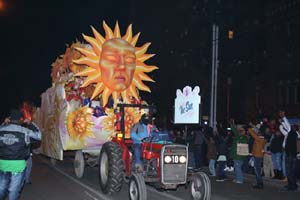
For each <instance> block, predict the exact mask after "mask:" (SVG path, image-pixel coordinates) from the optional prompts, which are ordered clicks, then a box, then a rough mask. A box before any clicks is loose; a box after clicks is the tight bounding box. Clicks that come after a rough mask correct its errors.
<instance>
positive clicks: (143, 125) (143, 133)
mask: <svg viewBox="0 0 300 200" xmlns="http://www.w3.org/2000/svg"><path fill="white" fill-rule="evenodd" d="M149 123H150V118H149V116H148V115H147V114H143V115H142V117H141V119H140V120H139V122H137V123H136V124H134V125H133V127H132V129H131V132H130V137H131V139H132V140H133V150H134V162H133V164H134V167H135V169H136V170H137V171H138V172H142V171H143V162H142V160H141V153H142V140H143V139H144V138H146V137H149V135H150V133H149V131H148V130H149V129H148V127H147V125H148V124H149Z"/></svg>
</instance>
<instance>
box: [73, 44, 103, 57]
mask: <svg viewBox="0 0 300 200" xmlns="http://www.w3.org/2000/svg"><path fill="white" fill-rule="evenodd" d="M75 49H76V50H78V51H79V52H80V53H82V54H83V55H85V56H87V57H90V58H92V59H97V58H98V56H97V55H96V54H95V53H94V52H93V51H92V50H90V49H84V48H80V47H75Z"/></svg>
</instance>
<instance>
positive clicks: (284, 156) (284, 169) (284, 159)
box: [282, 152, 286, 176]
mask: <svg viewBox="0 0 300 200" xmlns="http://www.w3.org/2000/svg"><path fill="white" fill-rule="evenodd" d="M285 162H286V154H285V152H282V173H283V176H286V167H285Z"/></svg>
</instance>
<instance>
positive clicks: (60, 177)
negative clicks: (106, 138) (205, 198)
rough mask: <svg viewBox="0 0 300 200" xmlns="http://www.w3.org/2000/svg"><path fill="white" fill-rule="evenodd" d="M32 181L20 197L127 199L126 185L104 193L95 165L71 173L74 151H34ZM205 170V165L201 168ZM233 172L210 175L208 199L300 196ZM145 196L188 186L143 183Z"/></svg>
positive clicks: (172, 198) (175, 199) (180, 198)
mask: <svg viewBox="0 0 300 200" xmlns="http://www.w3.org/2000/svg"><path fill="white" fill-rule="evenodd" d="M33 158H34V159H33V171H32V175H31V180H32V184H30V185H28V184H27V185H25V186H24V189H23V192H22V195H21V200H69V199H70V200H125V199H128V187H127V184H124V186H123V188H122V190H121V191H120V192H119V193H118V194H116V195H114V196H107V195H104V194H103V193H102V192H101V190H100V186H99V182H98V168H97V167H89V166H87V167H86V168H85V172H84V176H83V178H81V179H77V178H76V177H75V173H74V169H73V161H74V155H72V154H70V155H65V156H64V160H63V161H58V162H57V163H56V165H55V166H52V165H51V162H50V159H49V158H47V157H44V156H42V155H34V157H33ZM204 170H206V169H204ZM232 179H233V174H232V173H228V180H226V181H224V182H216V179H215V178H214V177H211V184H212V200H235V199H236V200H241V199H243V200H253V199H255V200H256V199H258V200H259V199H262V200H267V199H272V200H282V199H284V200H293V199H295V200H296V199H298V200H299V199H300V192H298V191H297V192H282V191H281V189H282V187H283V185H284V184H283V183H282V182H280V181H278V180H272V179H266V178H265V179H264V180H265V181H264V183H265V188H264V189H263V190H255V189H252V187H251V185H252V183H253V182H254V180H255V177H254V176H253V175H245V183H244V184H235V183H233V181H232ZM147 194H148V199H149V200H152V199H153V200H188V199H190V193H189V190H188V189H186V188H185V187H183V186H181V187H179V188H178V189H177V190H169V191H158V190H156V189H154V188H152V187H150V186H147Z"/></svg>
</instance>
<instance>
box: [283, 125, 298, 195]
mask: <svg viewBox="0 0 300 200" xmlns="http://www.w3.org/2000/svg"><path fill="white" fill-rule="evenodd" d="M297 131H298V132H299V128H298V127H296V126H293V128H292V130H291V131H290V132H289V133H288V135H287V139H286V144H285V153H286V169H287V170H286V171H287V182H288V184H287V185H286V186H285V189H286V190H287V191H295V190H297V189H298V185H297V173H296V162H297V140H298V133H297Z"/></svg>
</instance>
